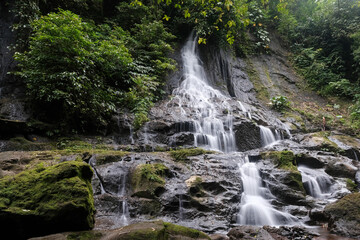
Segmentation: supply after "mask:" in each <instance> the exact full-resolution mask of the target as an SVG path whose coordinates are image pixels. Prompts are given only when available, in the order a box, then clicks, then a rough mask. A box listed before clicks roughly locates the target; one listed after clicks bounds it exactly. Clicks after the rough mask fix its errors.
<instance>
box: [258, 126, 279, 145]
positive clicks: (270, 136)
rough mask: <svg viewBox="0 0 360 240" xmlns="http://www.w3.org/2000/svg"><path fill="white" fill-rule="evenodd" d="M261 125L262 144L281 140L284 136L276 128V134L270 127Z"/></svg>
mask: <svg viewBox="0 0 360 240" xmlns="http://www.w3.org/2000/svg"><path fill="white" fill-rule="evenodd" d="M259 127H260V136H261V145H262V146H263V147H266V146H268V145H270V144H273V143H274V142H276V141H277V140H281V139H282V136H281V133H280V131H278V130H275V134H274V133H273V132H272V131H271V129H270V128H268V127H264V126H261V125H260V126H259Z"/></svg>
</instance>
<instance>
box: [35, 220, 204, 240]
mask: <svg viewBox="0 0 360 240" xmlns="http://www.w3.org/2000/svg"><path fill="white" fill-rule="evenodd" d="M55 239H64V240H65V239H106V240H118V239H121V240H150V239H162V240H176V239H179V240H180V239H182V240H210V237H209V236H208V235H206V234H205V233H203V232H200V231H198V230H195V229H192V228H187V227H183V226H180V225H175V224H172V223H168V222H163V221H161V220H159V221H151V222H140V223H135V224H131V225H129V226H126V227H122V228H118V229H114V230H106V231H99V230H98V231H83V232H67V233H61V234H54V235H49V236H45V237H39V238H32V240H55Z"/></svg>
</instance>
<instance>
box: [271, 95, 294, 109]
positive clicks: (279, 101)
mask: <svg viewBox="0 0 360 240" xmlns="http://www.w3.org/2000/svg"><path fill="white" fill-rule="evenodd" d="M270 100H271V105H272V108H273V109H275V110H277V111H284V110H285V109H286V108H287V107H289V105H290V102H289V100H288V99H287V97H285V96H276V97H273V98H271V99H270Z"/></svg>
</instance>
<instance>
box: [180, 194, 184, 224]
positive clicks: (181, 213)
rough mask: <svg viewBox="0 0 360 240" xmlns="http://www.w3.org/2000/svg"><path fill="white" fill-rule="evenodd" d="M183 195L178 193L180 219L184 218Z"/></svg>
mask: <svg viewBox="0 0 360 240" xmlns="http://www.w3.org/2000/svg"><path fill="white" fill-rule="evenodd" d="M182 198H183V195H182V194H180V195H179V220H180V221H182V220H183V218H184V207H183V199H182Z"/></svg>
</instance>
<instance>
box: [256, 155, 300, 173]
mask: <svg viewBox="0 0 360 240" xmlns="http://www.w3.org/2000/svg"><path fill="white" fill-rule="evenodd" d="M261 157H262V158H263V159H271V160H272V161H273V162H274V164H275V165H276V167H277V168H281V169H285V170H289V171H297V167H296V165H297V164H296V158H295V155H294V153H293V152H291V151H281V152H278V151H273V152H264V153H261Z"/></svg>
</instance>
